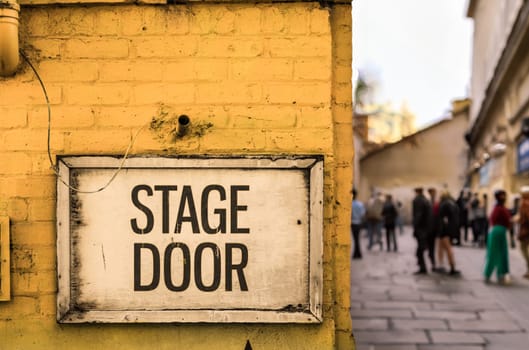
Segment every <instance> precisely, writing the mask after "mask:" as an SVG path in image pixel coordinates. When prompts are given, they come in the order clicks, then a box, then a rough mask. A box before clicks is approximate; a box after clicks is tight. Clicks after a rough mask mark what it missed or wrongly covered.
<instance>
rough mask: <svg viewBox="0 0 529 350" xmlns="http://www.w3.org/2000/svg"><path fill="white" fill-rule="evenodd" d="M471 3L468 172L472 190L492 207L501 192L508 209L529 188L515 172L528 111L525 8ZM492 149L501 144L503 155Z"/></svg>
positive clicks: (515, 3) (528, 26)
mask: <svg viewBox="0 0 529 350" xmlns="http://www.w3.org/2000/svg"><path fill="white" fill-rule="evenodd" d="M472 3H475V8H474V9H473V11H469V15H470V16H471V17H472V19H473V21H474V28H475V33H474V54H473V55H474V58H473V63H472V65H473V66H472V91H471V98H472V119H471V123H470V131H471V134H472V135H473V137H472V142H471V143H472V144H471V150H470V156H471V159H472V161H471V164H472V166H473V167H474V169H470V170H474V171H473V172H472V173H471V174H470V175H471V178H472V181H471V183H472V184H473V185H472V190H473V191H476V192H478V191H479V192H482V193H487V194H489V198H490V201H491V202H490V203H489V208H492V204H493V203H492V201H493V196H492V193H493V192H494V190H496V189H499V188H502V189H505V190H506V191H507V192H508V194H509V195H510V197H511V198H509V199H508V202H509V205H510V203H511V200H512V196H513V195H516V194H517V193H518V191H519V188H520V187H521V186H523V185H528V184H529V180H528V178H527V174H526V173H518V172H517V164H516V163H517V147H518V144H519V142H520V141H521V140H522V139H523V136H522V135H521V129H522V121H523V119H524V117H527V115H528V111H529V109H528V106H529V78H528V74H527V73H528V72H529V53H528V52H527V50H526V48H527V45H528V43H529V20H528V17H527V11H528V6H527V3H525V2H522V1H512V2H509V1H502V2H487V1H474V2H471V4H472ZM471 9H472V6H471ZM493 18H496V19H493ZM478 115H479V116H480V120H477V119H476V118H477V117H478ZM498 144H503V145H505V150H504V151H502V152H494V147H495V145H498ZM489 157H490V159H489Z"/></svg>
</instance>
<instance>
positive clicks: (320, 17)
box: [310, 8, 331, 34]
mask: <svg viewBox="0 0 529 350" xmlns="http://www.w3.org/2000/svg"><path fill="white" fill-rule="evenodd" d="M310 31H311V33H314V34H329V33H330V32H331V26H330V23H329V11H328V10H327V9H325V8H317V9H313V10H312V11H311V12H310Z"/></svg>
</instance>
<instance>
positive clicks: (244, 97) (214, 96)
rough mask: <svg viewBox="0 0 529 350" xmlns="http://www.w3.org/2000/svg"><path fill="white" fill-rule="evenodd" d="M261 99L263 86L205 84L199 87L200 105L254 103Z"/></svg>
mask: <svg viewBox="0 0 529 350" xmlns="http://www.w3.org/2000/svg"><path fill="white" fill-rule="evenodd" d="M260 99H261V86H259V85H258V84H246V83H232V82H220V83H203V84H199V85H198V86H197V102H198V103H222V104H229V103H252V102H254V103H255V102H259V101H260Z"/></svg>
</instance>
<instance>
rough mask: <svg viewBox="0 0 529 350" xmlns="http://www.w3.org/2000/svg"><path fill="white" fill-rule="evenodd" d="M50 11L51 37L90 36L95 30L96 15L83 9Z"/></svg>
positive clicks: (53, 9) (72, 8) (51, 9)
mask: <svg viewBox="0 0 529 350" xmlns="http://www.w3.org/2000/svg"><path fill="white" fill-rule="evenodd" d="M49 11H50V12H49V27H48V31H49V34H51V35H61V36H62V35H72V34H81V35H89V34H91V33H92V32H93V30H94V14H93V13H92V12H88V11H86V10H85V9H83V8H74V7H71V8H68V9H61V8H50V10H49Z"/></svg>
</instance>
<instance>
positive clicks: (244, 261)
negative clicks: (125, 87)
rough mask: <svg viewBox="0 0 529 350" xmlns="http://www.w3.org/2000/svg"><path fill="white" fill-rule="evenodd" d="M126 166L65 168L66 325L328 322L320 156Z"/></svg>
mask: <svg viewBox="0 0 529 350" xmlns="http://www.w3.org/2000/svg"><path fill="white" fill-rule="evenodd" d="M121 163H122V160H121V159H118V158H113V157H99V156H98V157H95V156H94V157H88V156H83V157H63V158H60V159H59V169H60V179H59V180H62V181H58V182H57V229H58V240H57V249H58V276H59V294H58V300H57V304H58V309H57V319H58V321H59V322H64V323H68V322H299V323H314V322H321V320H322V315H321V313H322V310H321V307H322V305H321V297H322V277H323V276H322V225H323V224H322V221H323V220H322V216H323V209H322V208H323V159H322V158H321V157H316V156H295V157H285V158H272V157H257V156H254V157H240V158H207V157H199V158H198V157H197V158H193V157H182V158H163V157H133V158H129V159H127V160H126V161H125V162H124V163H123V164H121ZM118 169H119V173H118V174H117V176H116V177H115V178H114V180H113V181H112V182H111V183H110V184H109V185H108V186H106V187H104V189H103V190H101V191H97V189H99V188H101V187H102V184H103V185H104V184H106V183H108V181H109V179H110V178H112V177H113V175H114V174H115V173H116V172H117V171H118Z"/></svg>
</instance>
